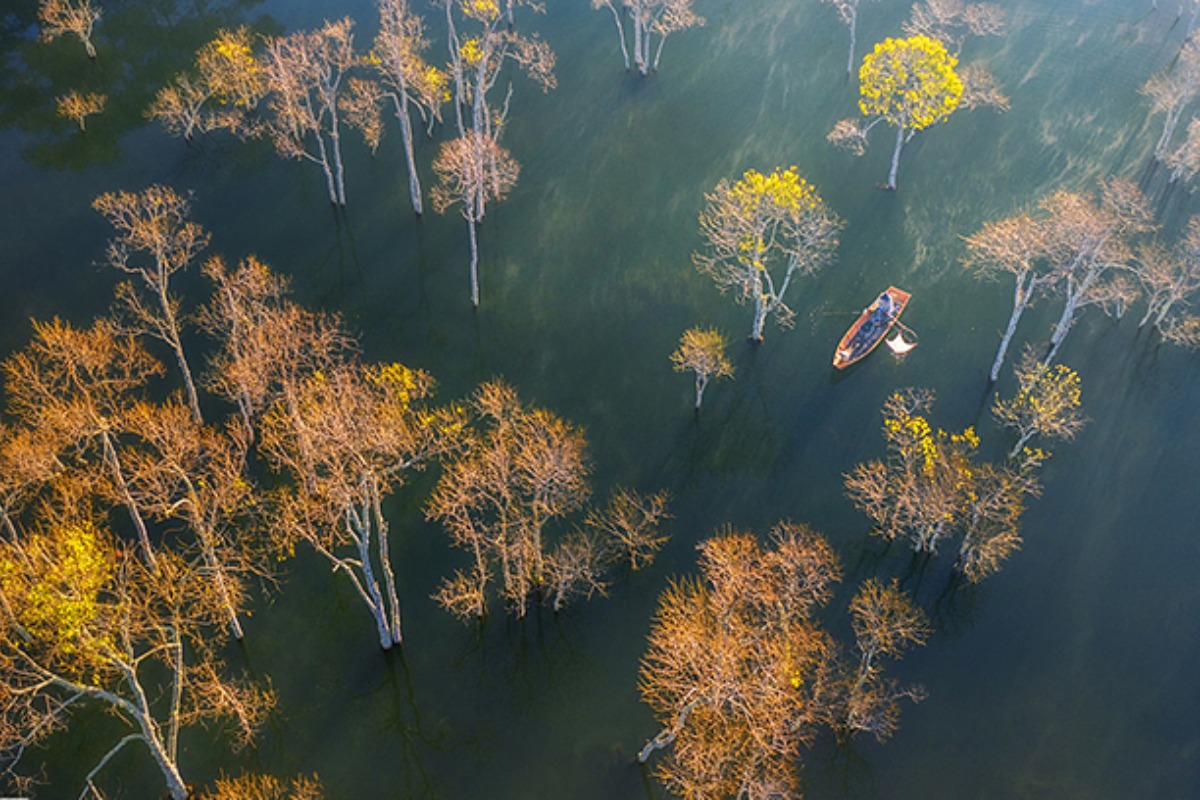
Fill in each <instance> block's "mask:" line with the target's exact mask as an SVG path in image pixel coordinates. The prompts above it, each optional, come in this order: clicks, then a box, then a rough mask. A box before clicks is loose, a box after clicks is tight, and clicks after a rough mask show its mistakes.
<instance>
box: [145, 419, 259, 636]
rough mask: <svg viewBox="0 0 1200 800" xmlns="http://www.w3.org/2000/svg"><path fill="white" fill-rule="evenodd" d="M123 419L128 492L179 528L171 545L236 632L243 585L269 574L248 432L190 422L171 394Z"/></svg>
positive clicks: (244, 591)
mask: <svg viewBox="0 0 1200 800" xmlns="http://www.w3.org/2000/svg"><path fill="white" fill-rule="evenodd" d="M129 427H130V429H131V431H132V432H133V433H134V435H135V436H136V437H137V440H138V441H137V445H136V446H133V447H130V448H127V449H126V451H125V453H124V461H125V463H126V464H128V465H129V468H130V470H131V472H132V480H131V481H130V484H131V493H132V494H133V496H134V498H135V499H136V501H137V503H138V505H139V506H140V507H141V508H143V509H145V511H146V513H147V514H150V515H152V516H154V517H155V518H157V519H159V520H161V521H162V522H164V523H168V524H169V523H177V524H179V525H181V526H182V530H183V531H186V533H184V534H183V535H179V534H176V536H175V537H173V538H174V541H173V542H172V544H173V548H172V549H173V550H174V551H175V552H177V553H179V554H181V555H182V556H184V557H185V558H186V559H187V563H188V564H189V565H190V566H191V568H192V569H194V570H195V571H196V573H197V574H198V575H199V576H201V577H202V578H203V579H207V580H209V581H211V583H212V592H213V597H214V600H215V602H216V603H217V604H218V605H219V607H220V609H221V611H222V613H223V614H224V616H225V620H226V623H227V625H228V627H229V632H230V634H231V635H232V636H233V638H235V639H241V638H242V637H243V635H244V634H243V632H242V624H241V620H240V618H239V617H240V615H241V614H242V613H243V612H244V610H245V606H246V600H247V586H246V585H247V583H248V582H249V581H250V580H253V579H255V578H265V577H267V576H269V574H270V573H269V569H268V567H267V550H268V548H267V546H266V544H265V537H264V536H262V535H261V534H260V532H259V531H258V529H257V528H256V526H255V523H256V520H254V518H253V513H254V510H255V505H256V504H257V500H258V498H257V496H256V493H255V490H254V487H253V486H252V485H251V484H250V482H249V480H248V479H247V471H246V453H247V450H248V448H249V440H248V438H247V437H246V436H245V434H244V433H243V432H242V431H241V429H240V428H237V427H233V426H227V427H225V428H223V429H220V428H211V427H209V426H206V425H203V424H201V423H198V422H196V421H195V420H194V419H192V417H191V415H190V414H189V413H188V409H187V408H186V407H185V406H183V405H182V404H180V403H178V402H172V401H168V402H167V403H164V404H161V405H159V404H154V403H147V402H141V403H138V404H137V405H136V406H135V407H133V408H132V409H131V410H130V413H129ZM172 527H173V526H172Z"/></svg>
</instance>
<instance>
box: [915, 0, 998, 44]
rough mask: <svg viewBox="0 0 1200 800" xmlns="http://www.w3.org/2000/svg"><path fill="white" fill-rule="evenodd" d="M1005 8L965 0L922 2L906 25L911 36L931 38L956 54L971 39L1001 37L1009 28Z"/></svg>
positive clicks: (916, 6)
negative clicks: (975, 37)
mask: <svg viewBox="0 0 1200 800" xmlns="http://www.w3.org/2000/svg"><path fill="white" fill-rule="evenodd" d="M1005 16H1006V15H1005V12H1004V9H1003V8H1001V7H1000V6H998V5H995V4H993V3H967V2H964V1H963V0H922V1H921V2H918V3H916V4H915V5H913V8H912V14H911V15H910V16H909V18H908V20H907V21H905V23H904V24H903V26H901V27H902V28H903V29H904V32H905V33H907V34H908V35H909V36H917V35H921V36H928V37H930V38H932V39H937V40H939V41H942V42H945V43H946V44H947V45H950V49H951V51H952V52H953V53H954V55H956V56H957V55H959V54H960V53H961V52H962V47H963V43H964V42H966V40H967V39H968V38H969V37H972V36H1000V35H1001V34H1003V33H1004V29H1005V27H1006V20H1005Z"/></svg>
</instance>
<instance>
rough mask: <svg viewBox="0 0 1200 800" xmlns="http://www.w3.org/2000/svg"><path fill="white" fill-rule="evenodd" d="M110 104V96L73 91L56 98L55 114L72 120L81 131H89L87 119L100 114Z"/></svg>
mask: <svg viewBox="0 0 1200 800" xmlns="http://www.w3.org/2000/svg"><path fill="white" fill-rule="evenodd" d="M107 102H108V95H106V94H97V93H96V92H84V93H82V94H81V93H80V92H77V91H75V90H74V89H72V90H71V91H69V92H67V93H66V94H64V95H61V96H59V97H56V98H54V110H55V112H56V113H57V114H58V115H59V116H60V117H63V118H65V119H69V120H72V121H73V122H74V123H75V124H76V125H78V126H79V130H81V131H86V130H87V118H88V117H90V116H92V115H93V114H99V113H100V112H101V111H103V110H104V105H105V103H107Z"/></svg>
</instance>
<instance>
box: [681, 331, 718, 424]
mask: <svg viewBox="0 0 1200 800" xmlns="http://www.w3.org/2000/svg"><path fill="white" fill-rule="evenodd" d="M671 363H672V364H674V365H675V371H676V372H686V371H688V370H691V371H692V372H694V373H695V374H696V411H699V410H700V403H701V402H702V401H703V400H704V390H705V389H706V388H707V387H708V382H709V381H710V380H712V379H713V378H730V377H732V376H733V364H731V363H729V359H728V358H727V357H726V355H725V337H724V336H722V335H721V332H720V331H718V330H716V329H715V328H707V329H705V328H699V327H696V328H688V329H687V330H686V331H684V332H683V335H682V336H680V337H679V347H678V348H677V349H676V350H675V352H674V353H672V354H671Z"/></svg>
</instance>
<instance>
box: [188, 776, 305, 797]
mask: <svg viewBox="0 0 1200 800" xmlns="http://www.w3.org/2000/svg"><path fill="white" fill-rule="evenodd" d="M324 796H325V794H324V789H323V787H322V786H321V781H320V780H319V779H318V778H317V776H316V775H313V776H312V777H311V778H310V777H308V776H306V775H300V776H298V777H295V778H292V779H291V780H287V781H285V780H283V779H281V778H276V777H275V776H273V775H259V774H257V773H246V774H243V775H239V776H238V777H236V778H230V777H227V776H222V777H220V778H218V779H217V782H216V783H215V784H214V785H213V787H212V788H211V789H209V790H207V791H205V792H203V793H202V794H200V795H199V796H198V798H197V800H321V798H323V797H324Z"/></svg>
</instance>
